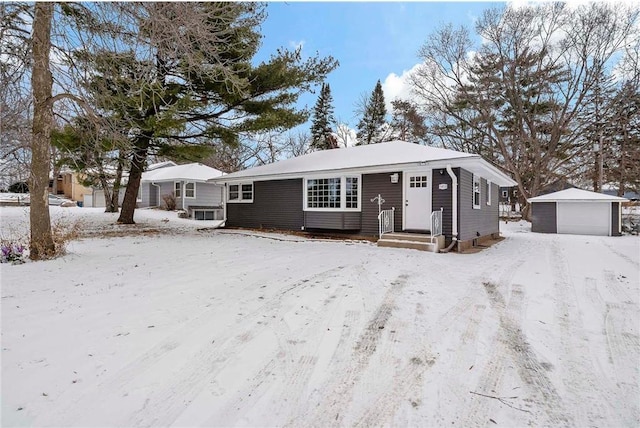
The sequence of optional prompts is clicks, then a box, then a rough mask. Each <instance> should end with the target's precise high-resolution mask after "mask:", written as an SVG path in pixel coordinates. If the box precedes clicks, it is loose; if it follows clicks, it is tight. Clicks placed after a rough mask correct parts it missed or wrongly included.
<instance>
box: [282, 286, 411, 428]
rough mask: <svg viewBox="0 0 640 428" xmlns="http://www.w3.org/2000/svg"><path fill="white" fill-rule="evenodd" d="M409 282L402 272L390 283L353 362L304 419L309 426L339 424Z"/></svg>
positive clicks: (355, 352) (290, 422)
mask: <svg viewBox="0 0 640 428" xmlns="http://www.w3.org/2000/svg"><path fill="white" fill-rule="evenodd" d="M406 283H407V276H406V275H400V276H399V277H398V278H397V279H396V280H395V281H393V282H392V283H391V287H390V288H389V289H388V290H387V293H386V294H385V296H384V298H383V300H382V302H381V303H380V305H379V306H378V308H377V310H376V312H375V313H374V314H373V316H372V317H371V319H370V320H369V322H368V323H367V325H366V326H365V329H364V331H363V332H362V333H361V335H360V337H359V338H358V340H357V342H356V344H355V346H354V348H353V351H352V355H351V360H350V364H349V365H348V366H347V367H345V369H343V371H342V372H341V373H339V374H336V375H335V376H333V377H332V378H331V379H330V381H329V384H328V385H326V386H324V387H323V388H322V390H323V392H324V396H322V397H321V402H320V403H319V404H318V406H317V407H316V408H315V409H311V411H310V413H311V414H310V415H304V416H303V417H302V419H303V420H304V421H305V423H306V424H308V426H318V427H326V426H340V425H342V420H343V419H344V413H345V411H346V407H347V406H349V405H350V404H351V399H352V397H351V395H352V391H353V388H354V387H355V386H356V384H357V383H358V382H359V381H360V379H361V377H362V373H363V371H364V370H365V369H366V367H367V366H368V365H369V360H370V358H371V357H372V355H373V354H374V353H375V352H376V349H377V348H378V342H379V340H380V337H381V336H382V331H383V329H384V326H385V324H386V323H387V321H388V320H389V318H390V317H391V315H392V313H393V310H394V308H395V300H396V298H397V296H398V295H399V294H400V292H401V291H402V289H403V288H404V286H405V285H406ZM298 425H299V420H290V421H289V423H288V424H287V426H298Z"/></svg>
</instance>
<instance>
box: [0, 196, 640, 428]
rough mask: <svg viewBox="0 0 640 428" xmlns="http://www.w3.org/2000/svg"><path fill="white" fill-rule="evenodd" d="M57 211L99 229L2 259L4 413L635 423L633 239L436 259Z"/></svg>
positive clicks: (225, 420)
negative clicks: (46, 250)
mask: <svg viewBox="0 0 640 428" xmlns="http://www.w3.org/2000/svg"><path fill="white" fill-rule="evenodd" d="M27 213H28V212H27V211H26V209H25V208H18V207H16V208H9V207H6V208H0V216H1V219H2V236H3V237H7V236H8V235H9V234H16V233H18V232H19V230H21V228H22V229H23V228H24V227H26V224H27V218H28V215H27ZM52 213H53V217H54V218H55V219H62V220H56V221H67V222H70V221H75V220H76V219H78V218H82V219H83V220H82V222H83V225H84V226H83V228H84V229H85V230H87V231H90V232H92V233H93V234H94V235H96V236H94V237H90V238H85V239H82V240H80V241H75V242H72V243H71V244H70V245H69V252H68V254H67V255H66V256H64V257H62V258H59V259H57V260H53V261H47V262H38V263H33V262H28V263H25V264H23V265H7V264H4V265H0V273H1V275H2V280H1V285H2V300H1V309H2V317H1V320H2V373H1V374H2V420H1V422H2V426H24V425H36V426H169V425H172V426H230V425H234V426H294V427H298V426H319V427H326V426H337V425H339V426H353V425H358V426H367V425H394V426H464V427H470V426H494V424H497V425H499V426H565V425H566V426H600V427H605V426H616V427H617V426H638V424H640V391H639V378H640V375H639V369H640V359H639V355H640V340H639V334H640V333H639V324H640V306H639V300H640V290H639V288H640V278H639V271H640V239H639V238H638V237H631V236H623V237H618V238H615V237H614V238H607V237H589V236H571V235H544V234H534V233H530V228H529V226H528V224H527V223H523V222H521V223H510V224H508V225H505V224H502V225H501V227H503V235H504V236H505V237H506V239H505V240H504V241H502V242H500V243H498V244H496V245H494V246H492V247H490V248H488V249H485V250H483V251H481V252H479V253H476V254H467V255H460V254H433V253H425V252H419V251H415V250H403V249H392V248H377V247H376V246H375V245H374V244H371V243H367V242H350V241H314V240H309V239H304V238H301V237H297V236H292V235H280V234H268V233H255V234H253V233H250V232H241V231H232V230H213V229H210V228H209V227H210V226H212V224H211V223H210V222H196V221H190V220H180V219H177V218H175V214H173V213H167V212H162V211H155V210H140V211H138V212H137V214H136V219H137V221H138V223H139V224H138V225H136V226H116V225H113V224H112V223H113V222H114V221H115V218H116V217H115V216H114V215H107V214H103V213H101V212H100V210H92V209H87V208H57V207H54V208H52ZM203 227H204V229H203ZM122 229H124V232H122ZM100 231H106V233H104V235H106V236H107V237H100V236H98V235H99V234H100ZM134 232H140V233H134ZM23 233H26V231H24V230H23ZM129 234H131V235H129Z"/></svg>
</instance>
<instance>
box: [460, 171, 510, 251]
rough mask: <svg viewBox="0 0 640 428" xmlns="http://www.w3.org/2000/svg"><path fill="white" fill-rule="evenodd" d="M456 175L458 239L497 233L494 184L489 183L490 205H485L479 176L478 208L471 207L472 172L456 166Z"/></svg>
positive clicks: (497, 189)
mask: <svg viewBox="0 0 640 428" xmlns="http://www.w3.org/2000/svg"><path fill="white" fill-rule="evenodd" d="M455 173H456V175H457V176H458V236H459V237H458V239H459V240H460V241H468V240H471V239H475V238H478V237H480V236H487V235H491V234H494V233H499V231H500V225H499V216H498V209H499V207H498V205H499V204H498V191H499V188H498V186H497V185H496V184H493V183H492V184H491V205H487V203H486V201H487V196H486V190H485V189H486V184H487V181H486V179H484V178H482V177H481V178H480V208H479V209H474V208H473V173H471V172H470V171H467V170H465V169H462V168H456V169H455Z"/></svg>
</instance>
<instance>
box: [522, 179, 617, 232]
mask: <svg viewBox="0 0 640 428" xmlns="http://www.w3.org/2000/svg"><path fill="white" fill-rule="evenodd" d="M528 201H529V203H531V231H532V232H539V233H569V234H575V235H602V236H620V235H621V234H622V229H621V227H622V222H621V213H622V209H621V204H622V202H625V201H627V199H625V198H620V197H618V196H610V195H605V194H602V193H596V192H590V191H587V190H581V189H566V190H561V191H559V192H554V193H549V194H547V195H542V196H537V197H535V198H531V199H529V200H528Z"/></svg>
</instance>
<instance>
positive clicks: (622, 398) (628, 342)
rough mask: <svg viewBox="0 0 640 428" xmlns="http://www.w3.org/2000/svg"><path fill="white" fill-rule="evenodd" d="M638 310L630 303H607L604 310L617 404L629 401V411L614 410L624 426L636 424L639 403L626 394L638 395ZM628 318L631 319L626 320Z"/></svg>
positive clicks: (639, 419)
mask: <svg viewBox="0 0 640 428" xmlns="http://www.w3.org/2000/svg"><path fill="white" fill-rule="evenodd" d="M638 319H640V311H638V309H637V308H635V307H633V305H629V304H616V303H607V308H606V313H605V334H606V339H607V349H608V351H609V361H610V362H611V364H612V365H613V367H614V371H615V381H616V386H617V389H618V390H617V391H614V392H617V394H615V395H614V396H618V399H617V400H616V402H617V403H625V402H628V403H630V406H629V407H630V409H629V412H628V413H627V412H621V411H620V410H621V409H618V412H616V413H617V414H618V415H619V416H621V417H622V418H623V420H624V423H625V425H627V426H633V425H637V424H638V421H640V405H639V403H638V400H629V399H628V398H629V397H639V396H640V377H639V375H638V355H640V338H639V336H638V325H637V320H638ZM629 320H635V321H634V322H629Z"/></svg>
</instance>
